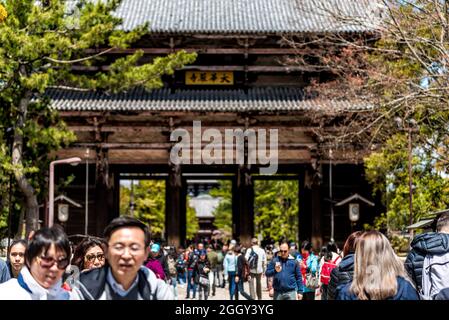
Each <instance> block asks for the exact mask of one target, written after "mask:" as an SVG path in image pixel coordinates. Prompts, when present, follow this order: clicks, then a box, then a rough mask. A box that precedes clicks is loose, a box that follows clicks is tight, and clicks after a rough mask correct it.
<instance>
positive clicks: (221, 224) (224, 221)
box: [209, 180, 232, 241]
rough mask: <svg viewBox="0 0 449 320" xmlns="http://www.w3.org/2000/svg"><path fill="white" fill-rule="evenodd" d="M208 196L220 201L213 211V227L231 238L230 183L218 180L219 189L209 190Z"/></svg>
mask: <svg viewBox="0 0 449 320" xmlns="http://www.w3.org/2000/svg"><path fill="white" fill-rule="evenodd" d="M209 194H210V195H211V196H212V197H214V198H219V199H220V203H219V204H218V206H217V208H215V210H214V216H215V220H214V227H215V228H217V230H220V231H221V232H222V233H223V234H224V235H225V236H226V235H227V236H228V237H229V238H230V237H232V182H231V181H230V180H220V185H219V187H217V188H213V189H212V190H210V192H209ZM223 240H225V241H226V240H228V239H223Z"/></svg>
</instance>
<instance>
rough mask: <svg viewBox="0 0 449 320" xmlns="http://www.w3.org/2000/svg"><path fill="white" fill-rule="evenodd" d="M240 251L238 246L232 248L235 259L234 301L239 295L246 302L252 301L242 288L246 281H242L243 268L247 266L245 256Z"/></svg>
mask: <svg viewBox="0 0 449 320" xmlns="http://www.w3.org/2000/svg"><path fill="white" fill-rule="evenodd" d="M241 251H242V250H241V248H240V246H239V245H236V246H235V247H234V253H235V255H236V257H237V274H236V275H235V283H236V285H237V290H236V294H235V300H238V299H239V293H240V294H241V295H242V296H244V297H245V298H246V299H247V300H254V299H253V298H251V296H250V295H249V294H248V293H246V292H245V288H244V287H243V282H244V281H246V280H248V279H244V271H245V270H244V268H245V265H246V264H248V262H247V261H246V258H245V255H244V254H242V252H241ZM248 271H249V268H248Z"/></svg>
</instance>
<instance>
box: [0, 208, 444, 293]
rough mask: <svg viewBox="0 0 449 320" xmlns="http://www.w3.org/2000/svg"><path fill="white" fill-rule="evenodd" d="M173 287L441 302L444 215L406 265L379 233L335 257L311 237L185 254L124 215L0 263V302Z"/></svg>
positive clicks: (36, 240)
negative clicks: (99, 233) (94, 233)
mask: <svg viewBox="0 0 449 320" xmlns="http://www.w3.org/2000/svg"><path fill="white" fill-rule="evenodd" d="M263 279H265V281H264V280H263ZM244 283H248V286H249V293H248V292H246V291H245V286H244ZM178 286H183V287H184V288H186V297H185V298H186V299H196V297H197V293H198V298H199V299H200V300H207V299H208V298H209V297H210V296H211V295H212V296H214V295H215V294H216V292H217V288H219V287H221V288H225V287H227V289H228V290H229V298H230V299H231V300H238V299H239V296H242V297H243V298H245V299H247V300H253V299H259V300H260V299H262V292H263V290H267V291H268V295H269V296H270V297H272V298H273V299H275V300H314V299H315V298H316V297H317V295H319V296H320V299H321V300H420V299H425V300H430V299H435V300H447V299H449V214H443V215H441V216H440V218H439V219H438V222H437V230H436V232H429V233H424V234H420V235H418V236H416V237H415V239H414V240H413V241H412V243H411V250H410V253H409V255H408V256H407V259H406V261H405V263H404V262H403V261H402V260H401V259H399V258H398V257H397V256H396V254H395V252H394V250H393V248H392V246H391V244H390V242H389V240H388V239H387V238H386V237H385V236H384V235H383V234H382V233H380V232H378V231H365V232H361V231H357V232H354V233H352V234H351V235H350V236H349V237H348V238H347V240H346V242H345V244H344V246H343V250H341V251H340V250H339V249H338V247H337V246H336V245H335V243H328V244H327V245H326V246H324V247H322V248H321V250H320V251H319V252H316V251H315V250H314V248H313V247H312V244H311V243H310V242H309V241H303V242H302V243H301V245H300V246H299V250H298V246H297V244H296V243H294V242H290V243H288V242H282V243H280V244H279V245H278V246H272V245H268V246H266V247H265V248H262V247H261V246H260V244H259V241H258V239H256V238H253V239H252V240H251V245H250V246H248V247H247V248H245V247H244V246H243V245H242V244H239V243H237V241H236V240H231V241H230V242H228V243H221V242H217V241H215V242H207V243H203V242H198V243H196V244H192V245H190V246H188V247H187V248H185V249H184V248H174V247H164V246H163V245H161V244H160V243H157V242H154V241H152V240H151V239H150V236H149V232H148V227H147V226H146V225H145V224H143V223H142V222H140V221H139V220H137V219H134V218H131V217H119V218H116V219H114V220H113V221H112V222H111V223H110V224H109V225H108V226H107V227H106V229H105V232H104V237H103V238H97V237H91V236H89V237H86V238H84V240H82V241H81V242H80V243H78V244H77V245H76V246H75V248H73V244H72V243H71V242H70V241H69V239H68V237H67V235H66V234H65V233H64V231H63V229H62V228H60V227H59V226H53V227H51V228H43V229H40V230H38V231H36V232H34V233H33V234H32V235H30V237H29V240H28V241H25V240H16V241H13V242H12V244H11V245H10V247H9V250H8V257H7V261H6V262H4V261H3V260H1V259H0V300H11V299H12V300H171V299H178V298H179V297H178Z"/></svg>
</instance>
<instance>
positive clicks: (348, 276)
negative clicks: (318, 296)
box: [327, 253, 354, 300]
mask: <svg viewBox="0 0 449 320" xmlns="http://www.w3.org/2000/svg"><path fill="white" fill-rule="evenodd" d="M353 276H354V254H353V253H350V254H348V255H347V256H345V257H344V258H343V260H341V262H340V263H339V264H338V265H337V266H336V267H335V268H334V269H333V270H332V272H331V278H330V280H329V287H328V289H327V290H328V291H327V300H335V297H336V296H337V295H338V290H339V289H340V288H341V287H343V286H344V285H346V284H348V283H350V282H352V279H353Z"/></svg>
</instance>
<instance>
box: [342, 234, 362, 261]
mask: <svg viewBox="0 0 449 320" xmlns="http://www.w3.org/2000/svg"><path fill="white" fill-rule="evenodd" d="M362 233H363V232H362V231H355V232H353V233H351V234H350V235H349V237H348V239H346V242H345V245H344V246H343V257H346V256H347V255H348V254H350V253H354V252H355V246H356V244H357V239H358V238H360V236H361V235H362Z"/></svg>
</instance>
